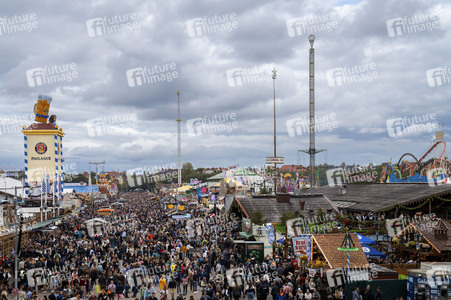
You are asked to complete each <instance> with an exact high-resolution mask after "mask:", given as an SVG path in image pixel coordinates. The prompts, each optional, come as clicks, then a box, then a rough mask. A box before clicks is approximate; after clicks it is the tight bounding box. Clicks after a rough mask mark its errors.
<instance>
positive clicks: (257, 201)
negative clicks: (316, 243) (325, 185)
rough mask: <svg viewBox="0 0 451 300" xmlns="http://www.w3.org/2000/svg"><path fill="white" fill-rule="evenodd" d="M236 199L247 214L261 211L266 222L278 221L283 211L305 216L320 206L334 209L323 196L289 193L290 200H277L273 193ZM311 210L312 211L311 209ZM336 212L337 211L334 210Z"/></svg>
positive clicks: (311, 213) (314, 213) (324, 208)
mask: <svg viewBox="0 0 451 300" xmlns="http://www.w3.org/2000/svg"><path fill="white" fill-rule="evenodd" d="M235 199H236V201H237V202H239V205H240V207H242V208H243V209H244V211H245V212H246V214H247V215H248V216H252V215H253V214H254V213H255V212H256V211H258V210H260V211H261V212H262V213H263V216H264V218H265V219H266V221H267V222H271V223H273V222H279V221H280V220H279V219H280V217H281V216H282V214H283V213H284V212H287V211H292V212H298V211H299V212H300V213H301V215H303V216H305V217H310V216H312V215H316V213H317V211H318V209H319V208H320V207H321V208H322V209H323V210H324V212H326V211H327V210H329V209H330V210H335V209H336V207H334V206H333V204H332V203H331V202H330V201H328V200H327V199H326V198H324V197H323V196H305V195H304V196H302V195H291V197H290V202H287V203H280V202H277V200H276V198H275V197H274V195H268V196H255V197H246V196H237V197H236V198H235ZM301 199H302V200H304V201H305V205H304V210H301V204H300V200H301ZM312 210H313V211H312ZM334 212H335V213H337V211H336V210H335V211H334Z"/></svg>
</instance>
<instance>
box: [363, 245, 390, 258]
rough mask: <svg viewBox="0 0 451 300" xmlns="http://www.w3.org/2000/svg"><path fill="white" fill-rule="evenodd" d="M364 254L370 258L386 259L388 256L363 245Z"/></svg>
mask: <svg viewBox="0 0 451 300" xmlns="http://www.w3.org/2000/svg"><path fill="white" fill-rule="evenodd" d="M362 249H363V252H364V253H365V255H366V257H368V258H385V257H386V255H385V254H384V253H382V252H380V251H379V250H376V249H374V248H372V247H370V246H368V245H362Z"/></svg>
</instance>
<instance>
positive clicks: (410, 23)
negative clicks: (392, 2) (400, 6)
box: [386, 15, 440, 38]
mask: <svg viewBox="0 0 451 300" xmlns="http://www.w3.org/2000/svg"><path fill="white" fill-rule="evenodd" d="M386 25H387V31H388V36H389V37H391V38H394V37H398V36H403V35H412V34H416V33H421V32H431V31H433V30H436V29H438V28H439V27H440V23H439V17H438V16H430V15H416V16H413V17H407V16H405V17H403V18H394V19H390V20H387V22H386Z"/></svg>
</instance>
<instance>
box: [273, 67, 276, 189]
mask: <svg viewBox="0 0 451 300" xmlns="http://www.w3.org/2000/svg"><path fill="white" fill-rule="evenodd" d="M276 78H277V70H276V68H274V69H273V70H272V79H273V85H272V88H273V94H274V160H275V159H276V156H277V152H276V147H277V146H276ZM276 170H277V164H276V163H274V172H273V177H274V195H275V194H276V193H277V173H276Z"/></svg>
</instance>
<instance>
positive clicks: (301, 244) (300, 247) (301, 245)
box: [294, 240, 307, 255]
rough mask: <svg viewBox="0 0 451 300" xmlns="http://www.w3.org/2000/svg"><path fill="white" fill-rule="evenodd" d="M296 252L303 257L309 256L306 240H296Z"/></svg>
mask: <svg viewBox="0 0 451 300" xmlns="http://www.w3.org/2000/svg"><path fill="white" fill-rule="evenodd" d="M294 252H295V253H299V254H301V255H306V254H307V241H306V240H296V241H295V242H294Z"/></svg>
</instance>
